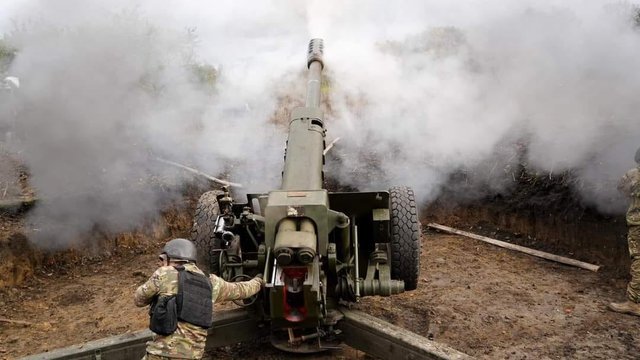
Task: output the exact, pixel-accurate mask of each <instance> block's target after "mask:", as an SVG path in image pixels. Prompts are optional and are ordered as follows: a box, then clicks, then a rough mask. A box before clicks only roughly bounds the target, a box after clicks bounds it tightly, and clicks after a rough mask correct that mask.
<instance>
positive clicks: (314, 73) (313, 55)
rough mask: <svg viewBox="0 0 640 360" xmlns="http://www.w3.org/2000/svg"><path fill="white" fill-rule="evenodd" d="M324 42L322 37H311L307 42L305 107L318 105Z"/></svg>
mask: <svg viewBox="0 0 640 360" xmlns="http://www.w3.org/2000/svg"><path fill="white" fill-rule="evenodd" d="M323 50H324V44H323V43H322V39H311V41H310V42H309V53H308V54H307V67H308V68H309V78H308V80H307V101H306V104H305V105H306V107H318V106H320V82H321V73H322V68H323V67H324V64H323V63H322V55H323Z"/></svg>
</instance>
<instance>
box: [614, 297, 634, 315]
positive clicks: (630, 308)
mask: <svg viewBox="0 0 640 360" xmlns="http://www.w3.org/2000/svg"><path fill="white" fill-rule="evenodd" d="M608 308H609V310H611V311H615V312H619V313H622V314H631V315H635V316H640V304H638V303H635V302H633V301H625V302H621V303H609V306H608Z"/></svg>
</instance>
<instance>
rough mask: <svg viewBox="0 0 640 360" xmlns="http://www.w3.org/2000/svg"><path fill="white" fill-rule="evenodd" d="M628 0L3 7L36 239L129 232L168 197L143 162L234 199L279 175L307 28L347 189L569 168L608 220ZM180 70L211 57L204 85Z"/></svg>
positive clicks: (419, 188) (625, 140)
mask: <svg viewBox="0 0 640 360" xmlns="http://www.w3.org/2000/svg"><path fill="white" fill-rule="evenodd" d="M636 7H637V4H636V3H635V2H622V1H589V2H584V1H574V0H570V1H550V0H549V1H518V2H514V1H506V0H490V1H472V0H464V1H456V2H451V1H433V0H432V1H398V2H389V1H351V2H343V1H333V0H331V1H293V0H279V1H260V2H257V1H255V2H237V1H217V2H215V5H212V3H211V2H209V1H195V0H194V1H173V0H162V1H150V0H148V1H141V0H138V1H122V0H115V1H109V2H104V1H95V0H83V1H81V0H59V1H55V2H52V1H43V0H20V1H17V0H4V1H2V2H0V34H4V37H5V41H6V42H9V43H11V45H12V46H14V47H15V48H16V49H18V53H17V56H16V58H15V60H14V61H13V62H12V64H11V67H10V68H9V69H8V70H7V75H12V76H18V77H19V78H20V80H21V87H20V89H16V90H14V91H11V92H10V93H9V92H5V93H4V94H3V96H4V98H5V101H0V115H2V118H0V124H2V125H4V126H8V125H9V124H13V125H12V126H15V129H16V130H15V131H16V133H17V134H18V136H16V140H15V141H14V142H13V143H12V144H10V146H11V147H12V150H13V151H15V152H18V153H20V154H21V156H22V157H23V158H24V159H25V161H26V162H27V164H28V166H29V168H30V171H31V174H32V182H33V185H34V186H35V187H36V189H37V190H38V194H39V196H40V197H41V198H43V199H53V200H51V202H50V203H48V204H47V202H45V201H43V203H42V205H40V206H38V207H37V208H36V209H35V211H34V212H33V215H32V217H33V219H32V220H33V221H34V223H48V224H50V226H54V227H56V228H57V231H55V232H54V231H48V232H46V234H45V235H41V236H40V237H41V238H42V239H39V240H36V242H38V243H40V244H44V245H43V246H45V247H61V246H65V245H66V244H68V243H69V242H70V241H71V240H70V239H74V238H77V237H78V236H79V235H80V234H81V233H82V232H83V231H88V230H91V229H92V228H93V227H94V226H95V224H100V225H101V226H105V227H107V228H108V229H111V230H113V231H122V230H127V229H130V228H131V227H134V226H136V224H139V223H140V222H141V221H143V220H144V219H147V218H148V217H149V216H153V215H154V214H157V212H158V209H159V208H161V206H162V204H163V203H164V201H165V200H166V196H167V194H166V192H162V191H161V192H158V191H156V187H154V186H148V179H146V177H147V174H148V173H149V172H152V173H158V174H159V176H160V177H162V178H163V181H170V182H175V183H178V184H179V183H181V182H184V181H187V180H188V179H189V177H188V176H186V175H184V174H183V173H181V172H179V171H176V170H175V169H167V168H166V165H163V164H159V163H154V162H153V161H150V160H149V159H152V158H154V157H161V158H165V159H169V160H172V161H178V162H182V163H185V164H189V165H191V166H194V167H197V168H198V169H200V170H202V171H205V172H208V173H211V174H213V175H222V176H224V177H227V178H229V179H230V180H232V181H235V182H240V183H242V184H243V185H245V187H244V188H243V189H242V191H247V192H264V191H269V190H271V189H275V188H277V187H278V186H279V185H280V172H281V170H282V153H283V149H284V141H285V139H286V127H285V126H283V123H282V121H280V122H278V121H274V117H277V114H281V113H282V110H281V109H282V108H283V107H284V108H285V113H286V109H287V107H289V106H290V105H292V104H293V103H295V102H296V101H297V100H299V99H300V98H301V97H302V96H304V81H305V80H304V71H305V65H306V60H305V59H306V58H305V56H306V47H307V43H308V41H309V39H311V38H316V37H319V38H323V39H324V42H325V75H326V76H327V78H328V79H329V83H330V89H329V91H327V92H326V93H325V95H326V96H327V100H328V103H329V104H330V108H327V109H326V110H327V111H326V118H325V120H326V124H327V128H328V133H327V138H328V139H327V140H328V141H332V140H333V139H335V138H338V137H339V138H340V141H339V142H337V143H336V146H335V148H334V150H332V155H335V156H336V157H338V158H339V161H334V162H331V163H330V164H329V166H328V168H327V171H328V173H329V175H330V176H333V177H335V178H338V179H339V180H340V181H341V182H342V183H343V184H348V185H352V186H355V187H358V188H359V189H361V190H376V189H378V190H379V189H387V188H388V187H390V186H393V185H409V186H411V187H413V188H414V191H415V193H416V195H417V196H418V199H419V200H420V201H421V202H422V203H428V202H429V201H431V200H433V199H435V198H436V197H437V196H438V195H439V194H440V193H441V191H442V189H443V188H446V187H447V186H448V184H449V179H450V177H451V176H452V174H459V173H464V174H467V176H468V177H469V179H470V181H472V183H473V184H474V186H471V187H466V188H465V189H464V192H465V193H464V194H461V196H463V197H466V198H473V197H477V196H481V195H483V194H487V193H505V192H508V191H509V190H510V189H511V188H512V186H513V182H512V181H510V180H509V179H510V178H511V176H513V174H514V171H515V170H514V169H516V168H517V164H518V163H526V164H527V167H528V169H529V170H530V171H531V172H534V173H538V174H545V175H546V174H549V175H550V176H551V175H553V174H560V173H562V172H563V171H568V170H570V171H572V173H573V174H574V175H575V177H576V182H575V184H574V187H575V188H574V190H575V191H576V193H578V194H579V196H581V198H582V199H583V201H584V202H585V204H587V205H593V206H596V207H597V208H598V209H599V210H601V211H603V212H605V213H620V212H621V211H624V205H625V202H624V199H623V198H622V197H621V196H620V195H619V194H618V193H617V192H616V190H615V183H616V182H617V180H618V179H619V178H620V177H621V176H622V174H624V172H625V171H626V170H628V169H629V168H631V167H633V166H634V161H633V155H634V153H635V151H636V149H637V148H638V146H639V145H640V144H638V139H639V138H640V127H639V126H637V125H638V119H637V115H636V114H638V113H639V112H640V111H639V110H640V109H639V107H640V105H639V103H638V102H637V99H636V96H637V95H636V94H638V93H639V90H640V73H638V72H637V71H635V67H636V65H635V64H636V63H637V59H638V58H639V57H640V41H638V40H640V39H639V36H640V33H639V29H638V27H637V26H636V25H634V23H633V16H634V9H635V8H636ZM193 64H200V65H202V64H206V65H210V66H212V67H214V68H215V69H217V71H218V77H217V80H216V84H215V89H213V90H212V89H211V87H207V86H205V85H203V84H202V82H201V81H198V79H197V78H196V77H194V75H193V71H190V70H189V69H190V67H189V65H193ZM6 99H10V100H6ZM16 113H17V114H18V116H17V117H12V116H10V114H16ZM16 123H17V124H16ZM20 134H21V135H20ZM0 171H2V169H0ZM452 190H453V191H454V192H455V191H456V189H452ZM53 233H60V234H62V235H59V236H53V235H51V234H53Z"/></svg>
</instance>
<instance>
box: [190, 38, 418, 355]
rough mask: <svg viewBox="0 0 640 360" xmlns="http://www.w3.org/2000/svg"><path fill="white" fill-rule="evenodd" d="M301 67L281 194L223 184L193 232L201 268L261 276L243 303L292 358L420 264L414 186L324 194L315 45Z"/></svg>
mask: <svg viewBox="0 0 640 360" xmlns="http://www.w3.org/2000/svg"><path fill="white" fill-rule="evenodd" d="M307 68H308V80H307V94H306V104H305V106H304V107H298V108H295V109H293V110H292V111H291V118H290V123H289V137H288V140H287V144H286V149H285V156H284V159H285V160H284V170H283V172H282V185H281V186H280V189H278V190H274V191H271V192H269V193H268V194H248V195H247V198H246V202H242V203H240V202H236V201H235V199H233V198H232V197H231V194H230V191H229V187H224V188H223V191H209V192H206V193H204V194H203V195H202V196H201V198H200V200H199V202H198V205H197V209H196V213H195V219H194V224H193V229H192V240H193V241H194V242H195V244H196V246H197V247H198V252H199V254H201V256H202V258H201V261H200V262H199V264H200V265H201V266H203V267H204V268H205V269H206V270H208V271H210V272H211V273H214V274H217V275H219V276H221V277H222V278H224V279H225V280H227V281H236V280H246V279H248V278H250V277H253V276H255V275H256V274H257V273H264V276H265V281H266V287H265V291H264V293H263V294H262V295H263V296H262V297H261V299H260V300H259V301H255V299H252V300H251V301H249V302H247V303H243V304H242V305H245V306H248V307H252V310H253V311H255V312H256V313H257V314H259V316H260V317H261V318H262V320H264V321H268V322H269V323H270V327H271V330H272V334H271V335H272V343H273V344H274V345H275V346H276V347H278V348H280V349H284V350H288V351H296V352H308V351H316V350H321V349H324V348H328V347H332V345H331V344H332V343H333V342H334V340H336V339H338V338H339V337H338V336H336V335H338V334H337V333H338V331H337V330H336V328H335V325H336V323H337V321H339V320H340V318H341V313H340V312H339V311H337V309H338V304H339V303H341V302H355V301H358V300H359V298H360V297H362V296H372V295H380V296H389V295H393V294H398V293H401V292H404V291H407V290H414V289H415V288H416V286H417V282H418V273H419V259H420V224H419V221H418V213H417V208H416V203H415V199H414V194H413V190H412V189H410V188H408V187H404V186H403V187H392V188H391V189H389V190H388V191H386V190H384V191H375V192H329V191H327V190H326V189H324V188H323V182H324V172H323V165H324V163H325V155H324V152H325V147H326V142H325V135H326V128H325V122H324V119H323V113H322V111H321V109H320V105H321V82H322V78H321V76H322V70H323V68H324V62H323V42H322V40H321V39H313V40H311V42H310V43H309V49H308V54H307ZM306 340H310V341H306Z"/></svg>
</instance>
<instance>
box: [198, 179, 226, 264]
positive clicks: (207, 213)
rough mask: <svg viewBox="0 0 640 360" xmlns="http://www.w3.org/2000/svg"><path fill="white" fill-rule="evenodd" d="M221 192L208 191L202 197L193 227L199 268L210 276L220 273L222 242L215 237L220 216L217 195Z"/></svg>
mask: <svg viewBox="0 0 640 360" xmlns="http://www.w3.org/2000/svg"><path fill="white" fill-rule="evenodd" d="M219 193H220V192H219V191H207V192H206V193H204V194H202V195H201V196H200V199H199V200H198V205H197V206H196V211H195V214H194V216H193V226H192V227H191V241H193V242H194V244H195V245H196V249H197V250H198V266H199V267H200V269H202V270H203V271H205V272H206V273H209V274H216V275H219V273H220V266H219V262H220V252H218V251H215V252H214V250H218V249H220V248H221V244H220V240H219V239H217V238H216V236H215V234H214V233H215V226H216V219H217V217H218V215H219V214H220V207H219V206H218V198H217V195H218V194H219Z"/></svg>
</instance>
